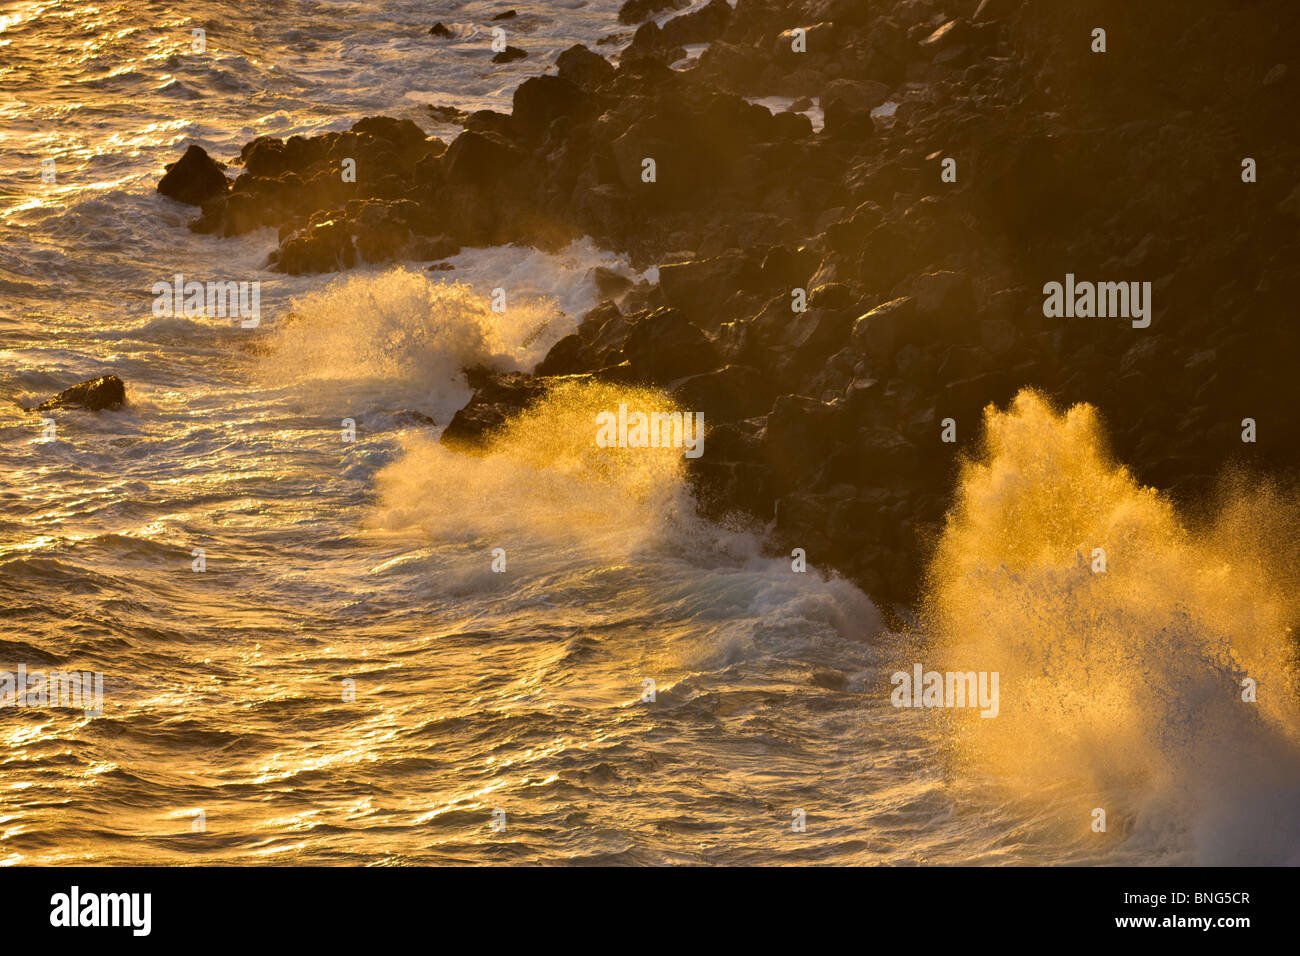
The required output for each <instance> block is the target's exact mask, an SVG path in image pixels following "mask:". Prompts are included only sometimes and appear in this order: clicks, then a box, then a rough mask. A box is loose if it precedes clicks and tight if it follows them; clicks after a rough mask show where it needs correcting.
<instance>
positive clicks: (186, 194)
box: [158, 144, 230, 206]
mask: <svg viewBox="0 0 1300 956" xmlns="http://www.w3.org/2000/svg"><path fill="white" fill-rule="evenodd" d="M221 170H222V167H221V166H220V165H219V164H218V163H217V162H216V161H215V160H213V159H212V157H211V156H209V155H208V154H207V153H206V152H205V151H204V149H203V147H202V146H197V145H194V144H191V145H190V148H189V149H187V150H186V151H185V155H184V156H182V157H181V158H180V159H178V160H177V161H176V162H174V163H168V164H167V172H166V174H164V176H163V178H162V179H161V180H159V182H158V191H159V192H160V193H162V194H163V195H164V196H166V197H168V198H169V199H175V200H176V201H177V202H183V203H187V204H188V205H191V206H201V205H202V204H203V203H204V202H205V201H207V200H209V199H213V198H215V197H217V196H223V195H225V194H226V193H227V192H228V191H229V189H230V182H229V181H228V180H227V179H226V175H225V173H223V172H222V171H221Z"/></svg>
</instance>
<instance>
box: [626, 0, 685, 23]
mask: <svg viewBox="0 0 1300 956" xmlns="http://www.w3.org/2000/svg"><path fill="white" fill-rule="evenodd" d="M690 2H691V0H627V2H626V3H625V4H623V6H621V7H619V10H618V22H619V23H626V24H628V25H631V24H634V23H640V22H641V21H642V20H646V19H648V18H650V17H652V16H654V15H655V14H656V13H662V12H663V11H664V10H676V9H680V8H681V7H687V6H690Z"/></svg>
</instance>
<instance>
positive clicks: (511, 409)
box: [439, 366, 550, 451]
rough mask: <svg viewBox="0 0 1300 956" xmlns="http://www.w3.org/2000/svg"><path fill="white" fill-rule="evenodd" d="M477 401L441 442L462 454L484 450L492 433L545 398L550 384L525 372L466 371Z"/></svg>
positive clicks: (450, 425) (471, 402)
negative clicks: (460, 451) (462, 452)
mask: <svg viewBox="0 0 1300 956" xmlns="http://www.w3.org/2000/svg"><path fill="white" fill-rule="evenodd" d="M465 379H466V381H468V382H469V385H470V387H471V388H473V389H474V397H473V398H471V399H470V400H469V404H467V405H466V406H465V407H464V408H462V409H461V410H460V411H458V412H457V413H456V414H455V415H454V416H453V417H452V420H451V421H450V422H449V423H448V424H447V427H446V429H444V430H443V433H442V437H441V438H440V439H439V441H440V442H441V443H442V444H444V445H447V446H448V447H450V448H455V449H457V450H462V451H475V450H481V449H483V448H484V447H486V446H487V444H488V443H489V442H490V440H491V437H492V433H493V432H495V431H496V430H497V429H499V428H500V427H501V426H502V425H503V424H505V422H506V421H507V420H508V419H510V418H513V417H514V416H515V415H517V414H519V413H520V412H521V411H523V410H524V409H525V408H527V407H528V406H529V405H531V404H532V403H533V402H535V401H536V400H537V399H538V398H540V397H541V396H542V395H544V394H546V391H547V389H548V388H549V387H550V386H549V383H548V382H547V381H546V380H545V379H542V378H535V377H534V376H531V375H525V374H524V373H522V372H509V373H501V372H494V371H492V370H490V369H486V368H483V367H481V366H480V367H476V368H472V369H466V370H465Z"/></svg>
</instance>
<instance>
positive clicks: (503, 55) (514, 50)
mask: <svg viewBox="0 0 1300 956" xmlns="http://www.w3.org/2000/svg"><path fill="white" fill-rule="evenodd" d="M526 56H528V51H527V50H521V49H519V47H517V46H508V47H506V48H505V49H504V50H502V51H501V52H500V53H498V54H497V55H496V56H494V57H492V62H493V63H513V62H514V61H515V60H522V59H523V58H524V57H526Z"/></svg>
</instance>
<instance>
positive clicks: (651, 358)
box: [623, 308, 719, 382]
mask: <svg viewBox="0 0 1300 956" xmlns="http://www.w3.org/2000/svg"><path fill="white" fill-rule="evenodd" d="M623 355H624V357H625V358H626V359H627V361H628V363H629V364H630V365H631V367H632V371H633V372H634V373H635V374H636V375H637V376H639V377H640V378H642V379H644V380H646V381H651V382H670V381H672V380H673V379H677V378H682V377H684V376H687V375H697V374H699V373H701V372H707V371H709V370H710V369H713V368H716V367H717V365H718V361H719V357H718V354H717V350H716V349H715V348H714V346H713V343H712V342H710V341H709V339H708V336H706V335H705V334H704V333H703V332H701V331H700V330H699V328H698V327H696V326H695V325H692V324H691V323H690V322H689V321H688V320H687V319H686V316H684V315H683V314H682V313H681V312H680V311H679V310H677V309H669V308H663V309H656V310H655V311H653V312H651V313H650V314H649V315H647V316H645V317H644V318H642V319H640V320H638V321H637V322H636V324H634V325H633V326H632V329H631V331H630V332H628V336H627V341H626V342H624V343H623Z"/></svg>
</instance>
